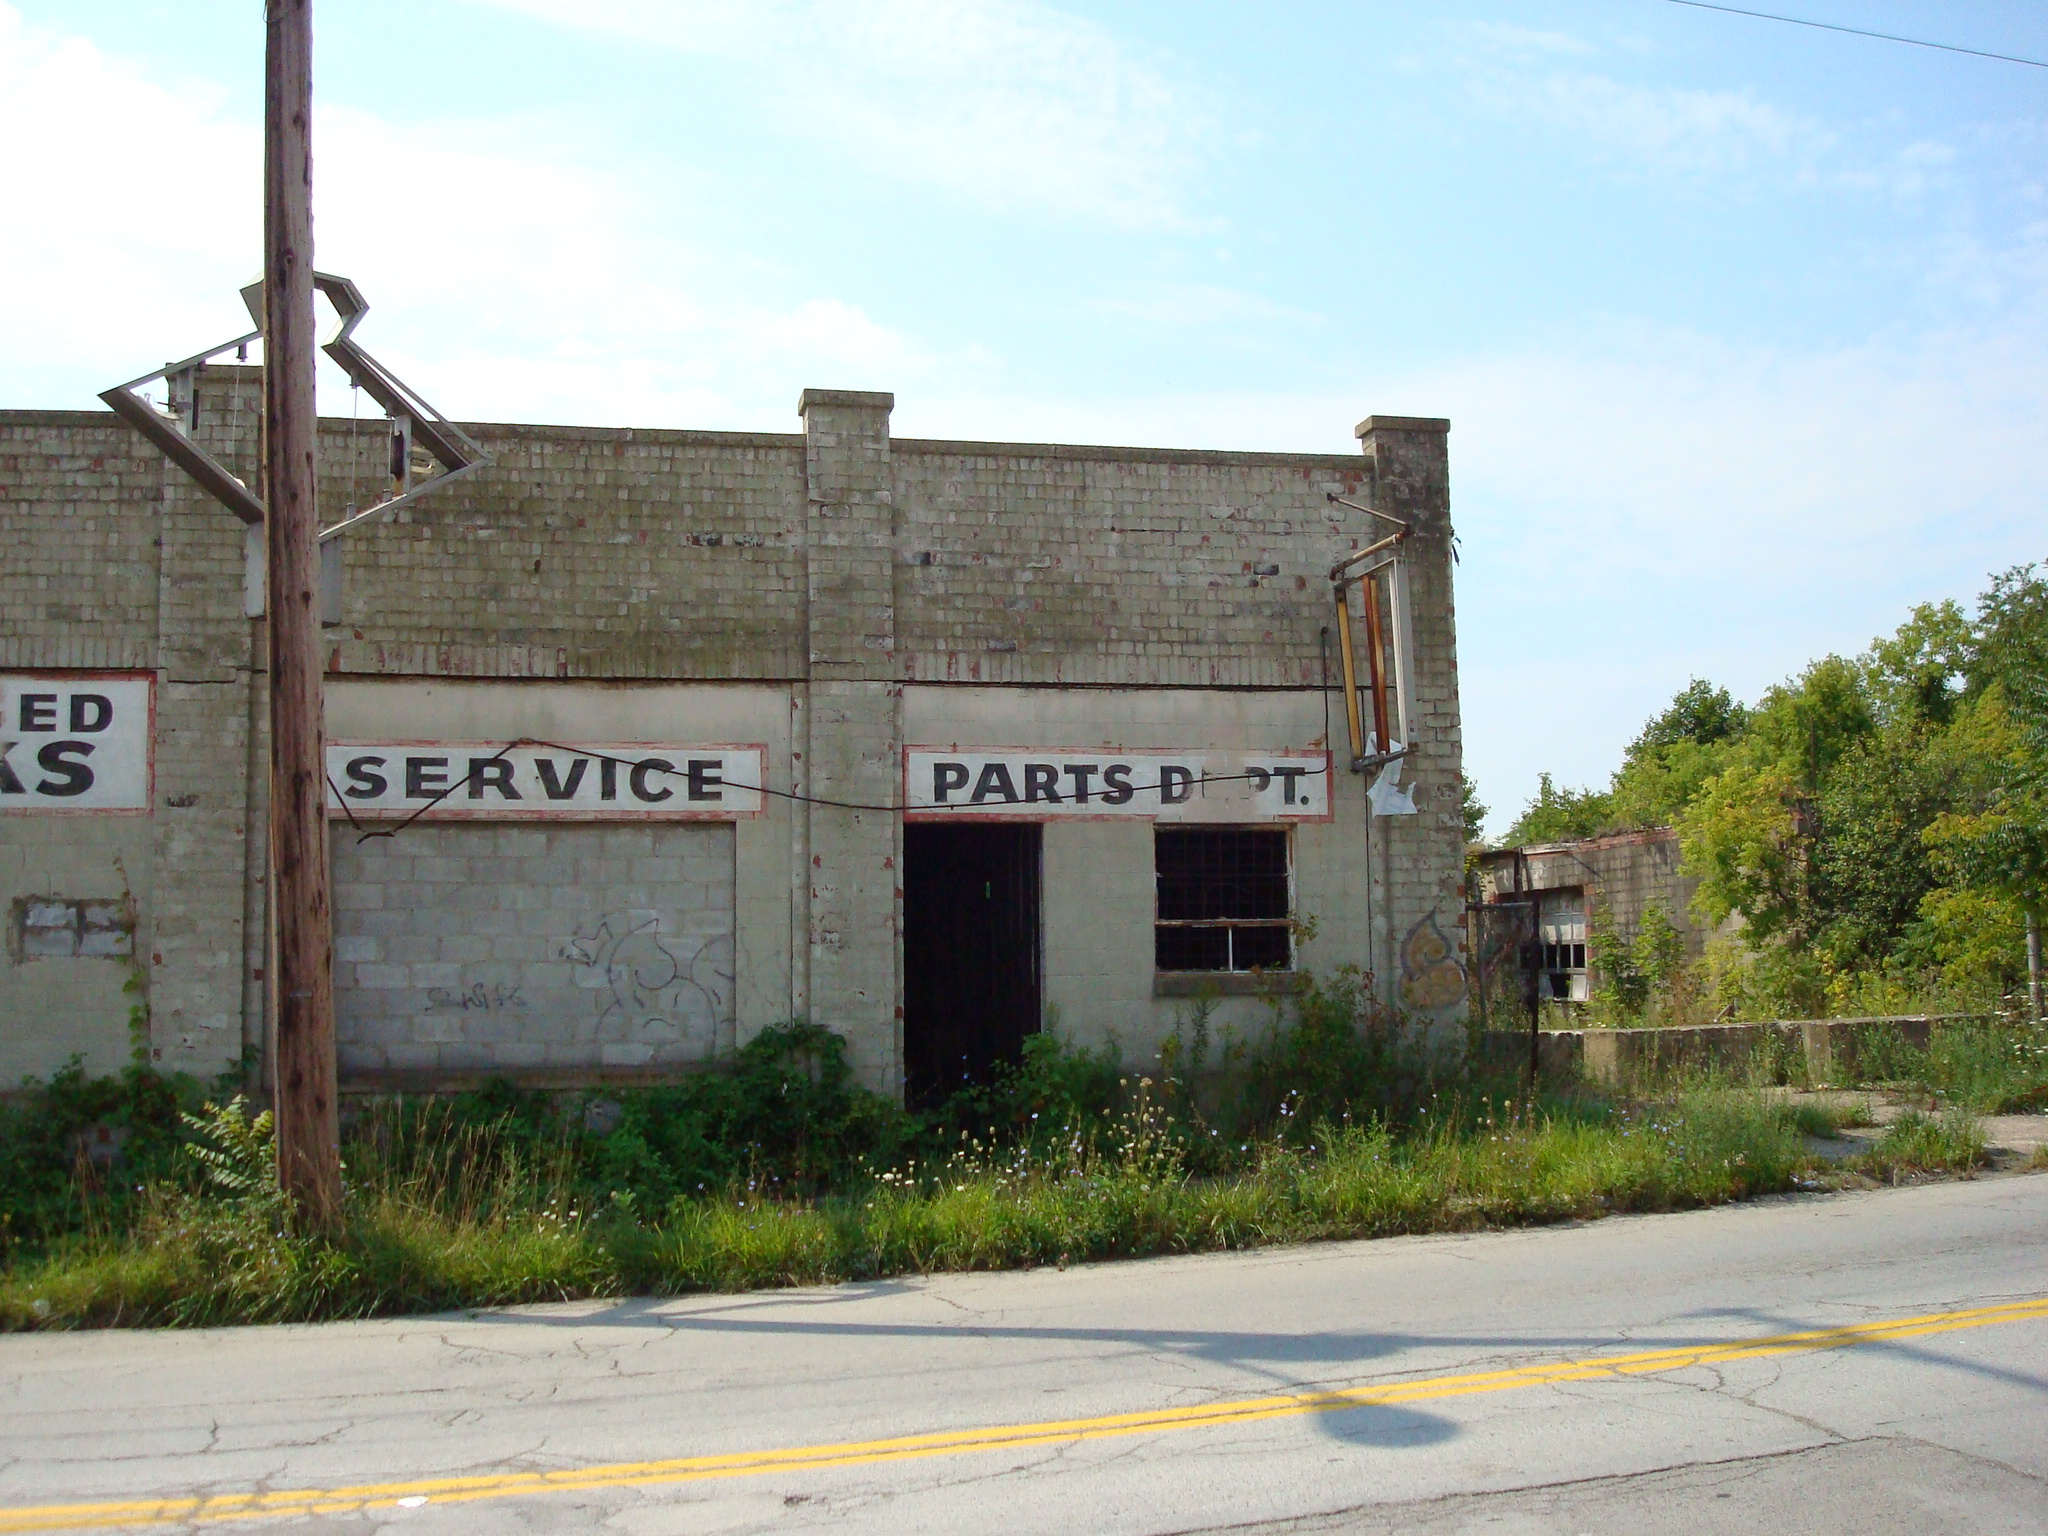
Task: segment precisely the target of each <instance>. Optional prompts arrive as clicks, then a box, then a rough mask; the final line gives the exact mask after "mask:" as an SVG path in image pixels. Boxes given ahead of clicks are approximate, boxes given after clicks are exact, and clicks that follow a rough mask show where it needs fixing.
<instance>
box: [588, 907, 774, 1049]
mask: <svg viewBox="0 0 2048 1536" xmlns="http://www.w3.org/2000/svg"><path fill="white" fill-rule="evenodd" d="M561 957H562V958H563V959H564V960H567V961H569V962H570V963H571V964H572V965H574V966H576V967H577V968H578V974H577V977H576V984H577V985H578V986H579V987H587V988H589V989H590V990H591V991H593V992H594V993H595V994H596V1008H597V1014H598V1019H597V1025H598V1038H599V1039H601V1040H630V1041H635V1042H639V1043H643V1044H649V1045H653V1044H667V1043H671V1042H688V1043H690V1044H693V1045H696V1046H699V1047H700V1048H701V1049H702V1050H703V1051H704V1052H705V1053H706V1054H709V1052H710V1050H711V1048H712V1046H713V1043H714V1039H715V1035H716V1030H717V1025H718V1022H719V1021H720V1020H721V1019H723V1018H724V1017H725V1016H726V1011H727V1006H728V1004H729V1002H730V1000H731V998H732V993H733V974H734V965H733V941H732V935H730V934H723V933H722V934H714V935H712V936H711V937H709V938H706V939H702V940H700V941H697V942H696V943H695V944H694V946H692V945H691V944H690V943H689V942H688V941H686V940H684V939H682V938H680V937H678V936H677V935H673V934H664V933H663V932H662V928H661V917H660V914H658V913H654V912H608V913H606V914H605V915H604V916H603V917H601V918H599V919H598V920H597V922H596V923H595V924H593V925H591V926H589V927H586V928H584V929H582V930H580V931H579V932H578V933H577V934H576V935H575V937H573V938H572V939H570V940H569V941H568V943H566V944H565V945H563V946H562V953H561Z"/></svg>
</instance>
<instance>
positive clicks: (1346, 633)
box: [1323, 491, 1414, 773]
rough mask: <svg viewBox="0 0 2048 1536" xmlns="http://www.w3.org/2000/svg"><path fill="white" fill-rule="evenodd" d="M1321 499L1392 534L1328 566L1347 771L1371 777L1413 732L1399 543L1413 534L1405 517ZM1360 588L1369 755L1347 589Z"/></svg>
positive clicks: (1404, 748)
mask: <svg viewBox="0 0 2048 1536" xmlns="http://www.w3.org/2000/svg"><path fill="white" fill-rule="evenodd" d="M1323 494H1324V496H1325V497H1326V498H1327V499H1328V500H1330V501H1332V502H1335V503H1336V504H1338V505H1340V506H1346V507H1350V508H1351V509H1352V510H1353V511H1356V512H1363V513H1366V514H1367V515H1368V516H1371V517H1377V518H1379V519H1381V520H1382V521H1384V522H1389V523H1392V524H1393V525H1394V526H1395V528H1396V530H1397V531H1396V532H1394V533H1392V534H1389V535H1388V536H1387V537H1386V538H1384V539H1379V540H1376V541H1374V542H1373V543H1371V544H1368V545H1366V546H1365V548H1363V549H1358V550H1353V551H1352V552H1351V553H1350V554H1348V555H1346V556H1345V557H1344V558H1343V559H1342V560H1339V561H1338V562H1337V563H1336V564H1335V565H1333V566H1331V567H1330V587H1331V595H1332V597H1333V598H1334V599H1335V601H1336V604H1337V648H1338V652H1339V659H1340V660H1341V662H1342V664H1343V669H1344V719H1345V724H1346V726H1347V727H1348V728H1349V731H1350V744H1351V771H1352V772H1353V773H1369V772H1372V771H1374V770H1376V769H1379V768H1383V767H1385V766H1386V765H1387V764H1388V763H1391V762H1394V761H1396V760H1397V759H1399V758H1403V757H1406V756H1407V755H1408V753H1409V751H1410V750H1412V747H1411V743H1410V742H1409V740H1408V737H1409V736H1410V735H1411V734H1412V732H1413V726H1412V714H1411V710H1412V706H1411V704H1410V700H1409V694H1408V680H1409V678H1410V676H1411V675H1412V673H1413V670H1414V668H1413V665H1412V661H1411V657H1410V654H1409V651H1410V645H1411V640H1410V637H1409V634H1408V626H1409V622H1410V610H1409V605H1408V581H1407V576H1408V572H1407V569H1406V567H1405V565H1404V564H1403V562H1402V560H1401V556H1400V545H1401V543H1402V541H1403V540H1405V539H1406V538H1407V537H1408V535H1409V533H1410V532H1411V531H1412V530H1411V527H1410V524H1409V523H1408V521H1407V519H1405V518H1399V517H1395V516H1394V515H1393V514H1392V513H1390V512H1382V511H1380V510H1379V509H1378V508H1376V507H1368V506H1365V505H1363V504H1362V503H1359V502H1355V501H1349V500H1346V499H1345V498H1344V497H1342V496H1339V495H1337V494H1336V493H1335V492H1330V491H1326V492H1324V493H1323ZM1375 555H1384V556H1385V558H1384V559H1381V560H1379V561H1378V562H1377V563H1375V564H1372V565H1367V566H1365V568H1364V569H1363V570H1361V569H1359V567H1360V566H1361V565H1363V564H1364V562H1366V561H1368V560H1371V559H1372V558H1373V557H1374V556H1375ZM1383 572H1384V573H1386V576H1385V586H1386V589H1387V606H1388V610H1389V611H1388V615H1387V620H1386V621H1385V622H1383V621H1382V618H1381V614H1380V588H1381V585H1382V577H1381V573H1383ZM1354 586H1355V587H1359V588H1361V589H1362V590H1363V594H1364V613H1365V645H1366V658H1365V665H1366V686H1367V687H1368V688H1369V689H1370V690H1371V695H1372V725H1373V731H1372V736H1371V738H1370V743H1369V744H1370V746H1371V749H1372V750H1371V751H1368V750H1367V746H1368V738H1367V736H1366V733H1365V721H1364V719H1363V712H1362V710H1361V709H1360V707H1359V700H1358V664H1357V659H1356V658H1357V651H1356V648H1355V646H1354V644H1353V640H1352V628H1351V589H1352V588H1353V587H1354ZM1389 626H1390V627H1391V628H1392V630H1393V635H1392V641H1393V643H1392V647H1391V651H1392V670H1393V674H1394V676H1393V686H1392V693H1393V707H1392V709H1391V710H1390V708H1389V699H1388V693H1389V687H1388V678H1387V671H1388V664H1389V663H1388V652H1389V646H1388V635H1387V633H1386V629H1387V627H1389ZM1394 711H1398V712H1399V715H1400V722H1401V744H1400V746H1399V747H1398V748H1396V747H1395V746H1394V736H1393V722H1392V714H1393V712H1394Z"/></svg>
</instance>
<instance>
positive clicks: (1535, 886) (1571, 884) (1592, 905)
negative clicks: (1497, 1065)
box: [1474, 827, 1733, 1003]
mask: <svg viewBox="0 0 2048 1536" xmlns="http://www.w3.org/2000/svg"><path fill="white" fill-rule="evenodd" d="M1475 874H1476V880H1475V882H1474V883H1475V885H1476V888H1477V892H1476V893H1477V895H1478V898H1479V900H1481V901H1483V902H1486V903H1489V904H1492V905H1495V906H1499V905H1503V904H1509V903H1517V902H1532V903H1533V904H1534V917H1535V921H1536V924H1537V941H1538V942H1539V943H1540V944H1541V946H1542V954H1541V958H1540V964H1539V967H1538V968H1539V970H1540V972H1541V981H1540V985H1539V989H1538V990H1539V994H1540V996H1541V997H1542V998H1544V999H1545V1000H1547V1001H1554V1002H1579V1003H1582V1002H1585V1001H1587V1000H1588V999H1589V998H1590V997H1591V995H1592V987H1593V986H1594V984H1595V983H1596V980H1597V978H1596V977H1595V975H1594V971H1595V969H1596V968H1595V967H1594V966H1593V965H1591V964H1590V963H1589V961H1590V956H1589V953H1588V948H1587V946H1588V943H1589V941H1590V940H1591V938H1592V936H1593V934H1594V933H1596V932H1604V933H1611V934H1615V935H1617V936H1618V937H1620V938H1622V939H1623V940H1631V939H1633V938H1634V937H1635V936H1636V934H1637V933H1638V932H1640V931H1641V928H1642V922H1643V915H1644V914H1645V913H1646V912H1648V911H1649V910H1650V908H1652V907H1657V908H1659V909H1661V910H1662V912H1663V913H1664V915H1665V916H1666V917H1667V918H1669V919H1670V920H1671V925H1672V927H1673V928H1675V929H1677V931H1678V934H1679V937H1680V939H1681V940H1682V941H1683V943H1684V946H1685V958H1686V959H1688V960H1697V959H1698V958H1699V957H1700V956H1701V955H1702V954H1703V953H1705V951H1706V947H1707V940H1708V939H1709V938H1711V937H1713V935H1714V932H1715V930H1714V929H1712V928H1710V927H1707V926H1705V925H1703V924H1701V923H1700V921H1699V919H1698V917H1697V916H1696V915H1695V914H1694V912H1693V910H1692V898H1693V893H1694V892H1695V891H1697V890H1698V889H1699V879H1698V877H1697V876H1694V875H1688V874H1686V873H1684V871H1683V869H1682V867H1681V859H1680V855H1679V847H1678V834H1677V833H1676V832H1674V831H1673V830H1672V829H1671V828H1669V827H1642V828H1637V829H1635V830H1633V831H1628V832H1609V833H1606V834H1605V835H1603V836H1600V837H1587V838H1579V839H1576V840H1574V841H1571V842H1563V843H1531V844H1528V845H1527V846H1525V847H1521V848H1489V849H1488V850H1486V851H1485V852H1484V853H1482V854H1480V855H1479V867H1478V869H1477V871H1476V872H1475ZM1510 931H1511V925H1509V926H1504V927H1503V928H1502V930H1501V932H1502V934H1503V935H1507V934H1508V933H1509V932H1510ZM1729 931H1733V930H1732V928H1731V929H1730V930H1729ZM1503 963H1506V962H1505V960H1504V961H1503ZM1489 964H1491V957H1489Z"/></svg>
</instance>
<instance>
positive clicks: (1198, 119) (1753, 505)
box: [0, 0, 2048, 830]
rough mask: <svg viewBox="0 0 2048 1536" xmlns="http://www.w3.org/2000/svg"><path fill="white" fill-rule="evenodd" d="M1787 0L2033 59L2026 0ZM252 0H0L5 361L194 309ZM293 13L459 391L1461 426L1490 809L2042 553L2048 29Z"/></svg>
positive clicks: (547, 8)
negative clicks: (867, 398) (308, 17)
mask: <svg viewBox="0 0 2048 1536" xmlns="http://www.w3.org/2000/svg"><path fill="white" fill-rule="evenodd" d="M1783 8H1787V9H1790V10H1792V11H1793V12H1794V13H1795V14H1798V15H1803V16H1809V17H1813V18H1816V19H1821V20H1828V21H1835V22H1840V23H1843V24H1845V25H1849V26H1860V27H1868V28H1876V29H1879V30H1885V31H1894V32H1903V33H1908V34H1911V35H1915V36H1922V37H1932V38H1938V39H1941V40H1944V41H1950V42H1955V43H1959V44H1963V45H1966V46H1972V47H1981V48H1987V49H1992V50H1996V51H2003V52H2011V53H2019V54H2024V55H2028V56H2031V57H2035V58H2043V59H2048V7H2043V6H2041V5H2040V4H2038V3H2035V0H1977V3H1964V0H1951V3H1946V4H1933V3H1918V0H1785V6H1784V7H1783ZM258 12H259V8H258V7H257V6H256V5H254V4H253V3H248V0H237V3H233V4H228V3H210V0H201V3H196V4H195V3H187V4H180V5H171V4H163V3H154V0H133V3H130V0H89V3H87V0H68V3H54V0H15V3H14V4H12V5H9V4H6V3H4V0H0V135H4V142H5V143H6V144H7V145H8V146H9V148H8V153H7V154H6V155H5V156H4V157H0V191H4V196H5V199H6V206H7V207H8V208H9V209H10V217H9V219H8V228H7V232H6V234H5V235H4V237H0V281H4V282H5V284H6V291H7V293H8V295H9V299H8V302H7V303H6V305H5V306H0V405H7V406H81V405H88V404H91V403H92V396H93V395H94V394H95V393H96V391H97V390H98V389H100V388H103V387H105V386H106V385H107V384H109V383H112V382H114V381H116V380H118V379H121V378H124V377H128V376H130V375H132V374H134V373H136V372H139V371H140V370H141V369H142V368H144V367H147V366H150V365H151V364H153V363H155V362H157V361H160V360H162V359H163V358H166V357H171V356H177V355H182V354H183V353H185V352H187V351H190V350H193V349H194V348H196V347H198V346H200V345H203V344H205V343H208V342H211V341H214V340H217V339H219V338H221V337H225V336H226V335H229V334H231V333H232V332H234V331H235V330H237V329H238V328H240V325H241V323H242V317H241V311H240V307H239V303H238V301H237V299H236V297H235V289H236V287H237V286H238V284H239V283H240V282H242V281H244V280H246V278H247V277H248V276H249V275H250V273H251V272H253V271H254V269H255V268H256V266H257V264H258V259H259V255H260V252H259V249H258V236H259V231H260V210H259V208H258V206H257V201H256V199H257V196H258V183H257V169H258V164H259V145H258V141H257V130H258V127H259V124H260V111H261V95H260V84H261V48H262V35H261V25H260V19H259V14H258ZM316 14H317V27H318V38H317V46H318V49H319V54H318V65H317V73H316V82H317V89H318V91H319V97H320V107H319V111H318V123H317V139H316V144H315V165H316V171H315V174H316V239H317V241H318V246H319V259H320V262H321V265H322V266H323V267H327V268H329V269H331V270H335V271H340V272H345V273H347V274H348V275H350V276H351V277H354V278H355V279H356V280H357V281H358V283H360V284H361V286H362V287H363V289H364V291H365V292H366V294H367V295H368V297H369V299H370V301H371V304H372V306H373V313H372V315H371V317H370V319H369V320H368V321H367V322H366V323H365V328H364V330H363V332H362V333H361V335H362V337H363V339H364V341H365V342H366V344H368V345H369V346H371V347H372V348H373V349H374V350H376V351H377V352H378V353H379V354H380V355H383V356H386V357H387V358H389V359H390V361H391V362H392V363H393V364H394V365H395V366H396V367H398V368H399V370H400V371H401V373H402V374H404V375H405V376H406V377H407V378H408V379H409V380H411V381H412V382H414V383H416V384H417V385H419V387H421V388H422V389H423V390H424V391H425V393H426V394H427V395H428V397H429V398H430V399H432V400H434V401H435V402H436V404H438V405H440V406H441V407H442V408H443V409H445V410H448V411H449V412H450V413H451V414H454V415H457V416H466V417H473V418H484V419H509V420H530V421H567V422H596V423H614V424H636V425H651V426H674V427H735V428H755V429H767V430H780V431H787V430H794V428H795V419H794V405H795V399H796V395H797V392H798V390H799V389H801V388H803V387H804V386H806V385H823V386H828V387H847V388H875V389H892V390H894V391H895V392H896V396H897V412H896V419H895V426H896V430H897V432H898V433H899V434H901V435H905V436H962V437H984V438H1011V439H1018V438H1021V439H1060V440H1069V441H1080V442H1115V443H1146V444H1163V445H1169V446H1184V447H1218V448H1231V447H1236V448H1262V449H1266V448H1270V449H1315V450H1329V451H1337V452H1347V451H1354V450H1355V443H1354V442H1353V439H1352V437H1351V427H1352V424H1353V423H1354V422H1355V421H1357V420H1358V419H1359V418H1360V417H1362V416H1365V415H1367V414H1369V413H1372V412H1384V413H1391V414H1407V415H1443V416H1448V417H1450V418H1451V419H1452V422H1453V429H1452V435H1451V454H1452V477H1453V495H1454V512H1455V517H1456V521H1457V524H1458V528H1459V532H1460V534H1461V540H1462V552H1463V563H1462V565H1461V566H1460V567H1459V571H1458V578H1459V594H1458V596H1459V624H1460V639H1461V659H1462V668H1463V684H1464V704H1465V721H1466V743H1467V761H1468V765H1469V767H1470V770H1471V771H1472V773H1473V774H1474V776H1475V777H1476V778H1477V779H1478V781H1479V784H1480V789H1481V793H1482V795H1483V796H1484V798H1486V799H1487V800H1488V801H1489V802H1490V803H1491V804H1492V805H1493V806H1494V808H1495V815H1494V818H1493V826H1494V828H1495V829H1496V830H1498V829H1499V828H1501V827H1504V826H1505V824H1506V822H1507V821H1508V820H1509V819H1511V817H1512V814H1513V812H1514V810H1515V809H1516V808H1517V807H1518V806H1519V805H1520V804H1521V803H1522V801H1524V800H1525V799H1526V798H1527V797H1528V795H1529V794H1530V793H1531V792H1532V790H1533V787H1534V783H1535V777H1536V774H1537V772H1538V771H1539V770H1543V769H1548V770H1551V771H1552V772H1555V773H1557V774H1559V775H1560V776H1561V777H1562V778H1563V779H1565V780H1566V781H1570V782H1601V781H1604V779H1605V776H1606V774H1607V772H1608V771H1609V770H1610V769H1611V768H1612V767H1613V766H1614V764H1615V763H1616V761H1617V760H1618V758H1619V754H1620V750H1621V748H1622V746H1623V745H1625V744H1626V742H1627V741H1628V739H1629V738H1630V737H1631V736H1632V735H1633V734H1634V733H1635V731H1636V729H1637V728H1638V727H1639V726H1640V724H1641V722H1642V720H1643V718H1644V717H1645V716H1646V715H1647V714H1649V713H1650V712H1651V711H1653V710H1654V709H1655V708H1656V707H1658V706H1659V705H1660V704H1661V703H1662V702H1663V701H1664V700H1665V699H1667V698H1668V697H1669V696H1670V694H1671V693H1673V692H1674V691H1675V690H1676V689H1677V688H1679V687H1680V686H1682V685H1683V684H1684V683H1685V681H1686V680H1687V678H1688V677H1689V676H1692V675H1694V674H1700V675H1705V676H1708V677H1711V678H1713V679H1715V680H1716V681H1719V682H1723V683H1726V684H1727V685H1729V686H1730V687H1732V688H1734V689H1735V690H1736V691H1737V692H1738V693H1741V694H1743V695H1745V696H1749V697H1754V695H1755V694H1756V693H1758V692H1759V691H1761V689H1763V688H1764V687H1766V686H1768V685H1769V684H1770V683H1771V682H1773V681H1775V680H1776V679H1778V678H1779V677H1782V676H1783V675H1785V674H1786V673H1788V672H1791V671H1793V670H1796V669H1797V668H1798V667H1799V666H1801V665H1802V664H1803V663H1804V662H1805V661H1807V660H1808V659H1810V658H1811V657H1814V656H1816V655H1819V654H1822V653H1824V652H1826V651H1829V650H1839V651H1853V650H1857V649H1860V648H1862V647H1863V646H1864V645H1866V644H1867V643H1868V641H1869V640H1870V639H1871V637H1872V636H1873V635H1875V634H1877V633H1878V632H1880V631H1883V630H1888V629H1890V628H1891V627H1893V626H1894V625H1895V624H1896V623H1897V622H1898V621H1899V620H1900V619H1901V618H1902V617H1903V616H1904V614H1905V612H1906V611H1907V609H1908V608H1910V606H1911V605H1912V604H1913V603H1915V602H1919V601H1923V600H1927V599H1932V598H1939V597H1947V596H1954V597H1968V596H1969V595H1970V594H1972V593H1974V592H1976V591H1977V590H1978V589H1979V588H1980V587H1981V586H1982V585H1983V581H1984V577H1985V575H1986V573H1988V572H1990V571H1992V570H1995V569H2001V568H2003V567H2005V566H2008V565H2011V564H2015V563H2018V562H2021V561H2025V560H2029V559H2035V558H2041V557H2044V556H2048V507H2044V491H2048V451H2044V450H2048V304H2044V299H2048V185H2044V176H2048V70H2044V69H2028V68H2024V67H2020V66H2016V65H2010V64H1999V63H1995V62H1992V61H1989V60H1982V59H1971V58H1964V57H1960V56H1955V55H1947V54H1940V53H1933V52H1929V51H1927V50H1924V49H1916V48H1906V47H1900V46H1897V45H1893V44H1887V43H1882V42H1876V41H1871V40H1865V39H1859V38H1853V37H1845V36H1840V35H1836V34H1830V33H1824V32H1816V31H1810V30H1806V29H1801V28H1794V27H1787V26H1779V25H1772V24H1770V23H1766V22H1761V21H1754V20H1747V19H1743V18H1740V17H1735V16H1726V15H1718V14H1713V13H1709V12H1705V11H1700V10H1696V9H1691V8H1685V7H1680V6H1676V5H1672V4H1668V3H1664V0H1555V3H1545V0H1498V3H1491V4H1459V3H1449V4H1432V5H1412V4H1411V5H1406V6H1397V5H1392V4H1371V3H1367V4H1351V5H1341V6H1340V5H1310V4H1295V5H1270V6H1263V7H1248V6H1242V5H1223V4H1212V3H1193V0H1180V3H1176V4H1172V5H1167V4H1132V5H1121V6H1104V5H1074V6H1068V7H1056V6H1051V5H1043V4H1036V3H1026V0H874V3H855V0H843V3H831V4H808V3H801V0H752V3H733V4H718V3H709V0H673V3H663V0H469V3H431V0H409V3H405V4H399V3H395V0H351V3H349V4H347V5H340V4H334V3H331V0H330V3H328V4H325V5H324V6H322V7H320V8H319V10H318V11H317V13H316ZM31 147H32V150H33V152H32V153H24V152H23V151H24V149H25V148H31ZM327 407H328V408H329V409H330V410H339V411H341V412H343V413H345V412H346V411H347V409H348V401H347V397H346V393H345V391H337V392H334V393H332V394H330V396H329V398H328V400H327Z"/></svg>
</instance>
